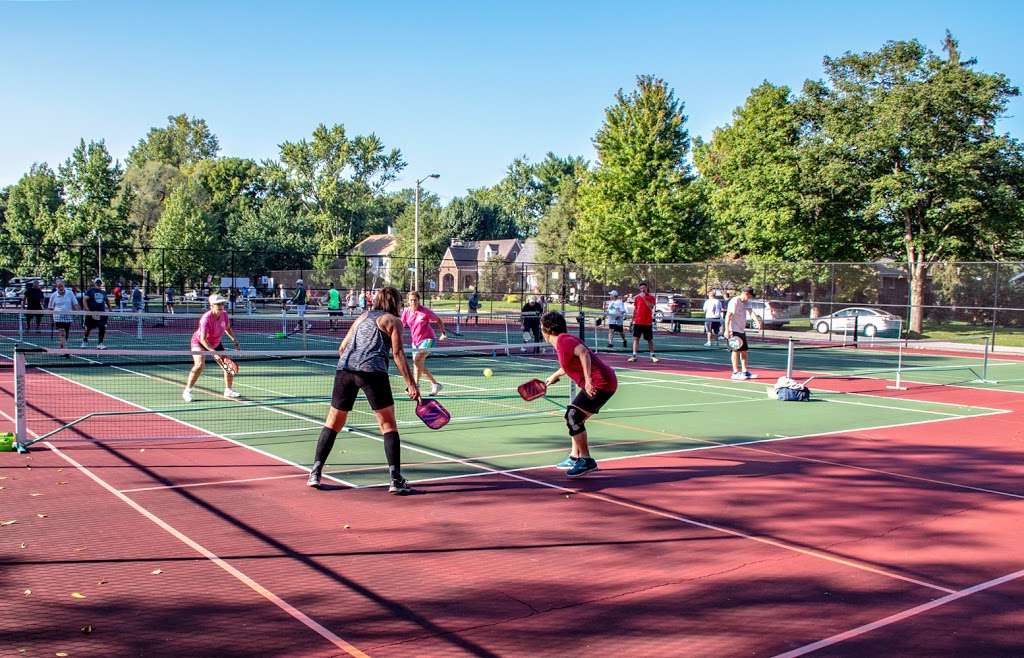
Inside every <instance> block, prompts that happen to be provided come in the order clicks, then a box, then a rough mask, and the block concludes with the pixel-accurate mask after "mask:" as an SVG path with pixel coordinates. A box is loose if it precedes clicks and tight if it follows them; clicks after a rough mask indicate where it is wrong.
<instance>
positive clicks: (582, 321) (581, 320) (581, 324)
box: [576, 309, 587, 345]
mask: <svg viewBox="0 0 1024 658" xmlns="http://www.w3.org/2000/svg"><path fill="white" fill-rule="evenodd" d="M586 322H587V316H586V315H584V313H583V309H580V310H579V312H578V313H577V314H576V324H577V325H578V327H577V329H578V331H579V334H580V340H581V341H583V344H584V345H586V344H587V327H586Z"/></svg>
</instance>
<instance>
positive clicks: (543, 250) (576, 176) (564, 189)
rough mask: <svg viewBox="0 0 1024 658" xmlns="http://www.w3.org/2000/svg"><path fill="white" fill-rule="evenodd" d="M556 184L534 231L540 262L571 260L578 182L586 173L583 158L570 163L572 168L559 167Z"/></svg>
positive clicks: (564, 261)
mask: <svg viewBox="0 0 1024 658" xmlns="http://www.w3.org/2000/svg"><path fill="white" fill-rule="evenodd" d="M559 174H560V175H559V177H558V179H557V180H558V188H557V191H556V192H555V194H554V195H553V197H552V199H551V200H550V201H549V202H548V205H547V210H546V211H545V213H544V215H543V216H542V217H541V218H540V224H539V226H538V232H537V257H538V259H539V260H540V262H542V263H566V262H568V261H569V260H571V250H570V245H571V243H572V239H573V237H572V235H573V231H574V230H576V220H577V208H576V205H577V201H576V197H577V195H578V193H579V186H580V182H581V181H582V180H583V176H584V175H585V174H586V165H585V164H584V163H583V161H582V160H579V161H576V162H574V164H573V171H572V172H564V170H563V171H559Z"/></svg>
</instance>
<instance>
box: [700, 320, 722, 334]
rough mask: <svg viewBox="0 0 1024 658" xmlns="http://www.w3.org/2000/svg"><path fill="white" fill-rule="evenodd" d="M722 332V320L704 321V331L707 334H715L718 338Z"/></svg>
mask: <svg viewBox="0 0 1024 658" xmlns="http://www.w3.org/2000/svg"><path fill="white" fill-rule="evenodd" d="M721 330H722V321H721V320H705V321H704V331H706V332H707V333H709V334H714V335H716V336H717V335H718V333H719V332H720V331H721Z"/></svg>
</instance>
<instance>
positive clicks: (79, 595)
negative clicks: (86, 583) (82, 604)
mask: <svg viewBox="0 0 1024 658" xmlns="http://www.w3.org/2000/svg"><path fill="white" fill-rule="evenodd" d="M71 598H73V599H84V598H85V594H82V593H81V592H71Z"/></svg>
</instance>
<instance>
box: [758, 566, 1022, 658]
mask: <svg viewBox="0 0 1024 658" xmlns="http://www.w3.org/2000/svg"><path fill="white" fill-rule="evenodd" d="M1019 578H1024V569H1021V570H1020V571H1014V572H1013V573H1008V574H1006V575H1005V576H1000V577H998V578H993V579H992V580H987V581H985V582H983V583H978V584H977V585H974V586H973V587H968V588H967V589H962V590H959V591H956V592H951V593H949V594H948V595H946V596H943V597H941V598H938V599H935V600H933V601H929V602H928V603H922V604H921V605H919V606H915V607H913V608H908V609H906V610H903V611H902V612H897V613H896V614H894V615H889V616H888V617H883V618H882V619H879V620H877V621H873V622H871V623H869V624H863V625H861V626H858V627H856V628H851V629H850V630H848V631H843V632H842V633H836V634H835V635H833V636H831V637H827V638H825V639H824V640H818V641H817V642H812V643H811V644H805V645H804V646H802V647H797V648H796V649H792V650H790V651H786V652H785V653H780V654H777V655H776V656H774V658H797V657H798V656H804V655H806V654H809V653H811V652H813V651H817V650H818V649H824V648H826V647H830V646H833V645H835V644H839V643H840V642H845V641H846V640H850V639H853V638H855V637H858V636H860V635H864V634H865V633H870V632H871V631H874V630H877V629H879V628H884V627H886V626H889V625H891V624H895V623H896V622H900V621H903V620H904V619H910V618H911V617H916V616H917V615H919V614H922V613H924V612H928V611H929V610H934V609H935V608H938V607H940V606H944V605H946V604H947V603H953V602H954V601H959V600H960V599H963V598H966V597H968V596H971V595H972V594H977V593H978V592H983V591H985V590H987V589H991V588H993V587H998V586H999V585H1003V584H1005V583H1009V582H1012V581H1014V580H1017V579H1019Z"/></svg>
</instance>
